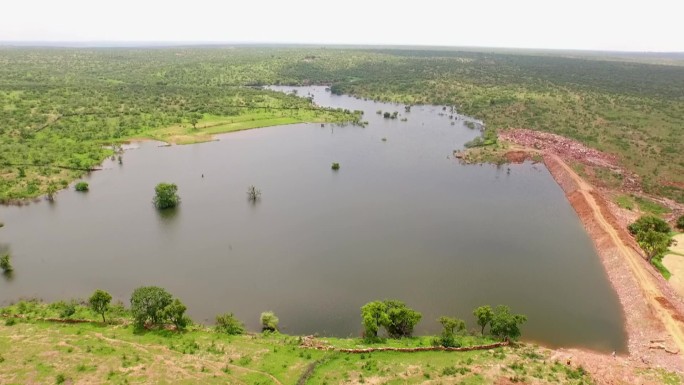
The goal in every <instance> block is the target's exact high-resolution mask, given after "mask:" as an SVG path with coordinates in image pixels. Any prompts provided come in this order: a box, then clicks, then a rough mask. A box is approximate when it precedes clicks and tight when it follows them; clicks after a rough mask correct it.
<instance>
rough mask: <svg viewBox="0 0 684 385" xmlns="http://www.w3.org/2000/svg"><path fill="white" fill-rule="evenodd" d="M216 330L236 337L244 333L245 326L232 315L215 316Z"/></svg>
mask: <svg viewBox="0 0 684 385" xmlns="http://www.w3.org/2000/svg"><path fill="white" fill-rule="evenodd" d="M216 330H217V331H219V332H221V333H226V334H230V335H238V334H243V333H244V332H245V325H244V324H243V323H242V322H240V320H238V319H237V318H236V317H235V315H233V313H226V314H221V315H217V316H216Z"/></svg>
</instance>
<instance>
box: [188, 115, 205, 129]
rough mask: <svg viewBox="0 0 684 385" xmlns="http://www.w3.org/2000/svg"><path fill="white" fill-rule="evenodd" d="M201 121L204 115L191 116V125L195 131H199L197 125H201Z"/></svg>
mask: <svg viewBox="0 0 684 385" xmlns="http://www.w3.org/2000/svg"><path fill="white" fill-rule="evenodd" d="M200 119H202V114H199V113H193V114H191V115H190V124H192V129H193V130H196V129H197V123H199V121H200Z"/></svg>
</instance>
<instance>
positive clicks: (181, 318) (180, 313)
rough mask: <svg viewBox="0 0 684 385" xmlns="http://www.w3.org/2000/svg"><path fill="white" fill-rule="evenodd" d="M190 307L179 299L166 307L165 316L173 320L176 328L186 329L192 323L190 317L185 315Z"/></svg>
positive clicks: (170, 320)
mask: <svg viewBox="0 0 684 385" xmlns="http://www.w3.org/2000/svg"><path fill="white" fill-rule="evenodd" d="M187 309H188V308H187V307H186V306H185V305H184V304H183V303H182V302H181V301H180V300H179V299H178V298H175V299H174V300H173V302H171V303H170V304H169V305H167V306H166V307H165V308H164V311H163V312H164V318H165V319H166V320H168V321H169V322H171V323H172V324H173V326H175V327H176V330H184V329H185V328H186V327H187V326H188V325H189V324H190V322H191V321H190V318H188V317H187V316H186V315H185V311H186V310H187Z"/></svg>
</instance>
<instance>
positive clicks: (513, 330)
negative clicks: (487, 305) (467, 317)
mask: <svg viewBox="0 0 684 385" xmlns="http://www.w3.org/2000/svg"><path fill="white" fill-rule="evenodd" d="M526 321H527V317H525V316H524V315H522V314H511V310H510V309H509V308H508V306H503V305H499V306H497V307H496V309H495V310H494V316H493V317H492V321H491V326H490V329H491V332H492V335H494V336H496V337H498V338H501V340H503V341H510V340H515V339H517V338H519V337H520V335H521V332H520V325H522V324H523V323H525V322H526Z"/></svg>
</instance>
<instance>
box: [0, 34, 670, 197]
mask: <svg viewBox="0 0 684 385" xmlns="http://www.w3.org/2000/svg"><path fill="white" fill-rule="evenodd" d="M561 54H562V53H559V54H558V55H561ZM596 59H598V58H596V57H594V58H571V57H560V56H551V55H549V54H544V55H541V54H539V55H534V54H513V53H493V52H461V51H447V50H439V51H429V50H358V49H357V50H352V49H349V50H342V49H325V48H322V49H311V48H306V49H305V48H248V47H243V48H231V49H226V48H221V47H215V48H187V47H186V48H158V49H123V48H112V49H28V48H4V49H0V167H1V170H0V171H2V172H3V175H4V177H3V178H2V179H1V180H0V200H8V199H13V198H21V197H30V196H36V195H38V194H42V193H45V192H46V189H47V185H48V183H49V182H50V181H53V182H54V183H56V184H57V185H58V186H60V187H62V186H64V184H65V183H67V182H68V181H70V180H72V179H74V178H75V177H77V176H78V175H80V174H82V173H83V172H84V171H83V170H84V169H88V168H91V167H93V166H95V165H97V164H99V162H101V161H102V159H104V158H105V157H107V156H109V155H111V154H112V150H111V149H109V148H107V147H105V146H106V145H110V144H111V143H112V142H119V141H123V140H125V139H127V138H131V137H141V136H142V137H144V136H145V133H146V132H149V131H151V130H154V129H159V128H164V127H169V126H174V125H179V124H180V125H185V126H187V127H195V126H196V123H197V122H198V121H199V120H200V119H199V118H198V117H201V116H209V115H211V116H220V117H230V116H238V115H244V114H250V113H254V112H255V111H257V110H258V111H262V110H263V109H268V110H270V111H271V112H273V113H274V114H275V116H291V114H292V115H297V114H300V113H301V111H303V110H304V109H306V111H309V110H310V109H311V108H312V105H311V102H310V100H309V98H306V97H296V96H294V95H284V94H280V93H276V92H270V91H266V90H263V89H255V88H253V87H254V86H261V85H268V84H292V85H306V84H330V85H331V89H332V91H333V92H336V93H350V94H354V95H358V96H361V97H367V98H372V99H376V100H384V101H396V102H403V103H406V104H409V105H414V104H420V103H431V104H437V105H444V106H451V107H455V109H456V110H457V111H458V112H459V113H464V114H467V115H471V116H474V117H477V118H479V119H482V120H483V121H484V122H485V123H486V126H487V128H488V129H492V130H497V129H505V128H508V127H526V128H531V129H536V130H542V131H549V132H553V133H557V134H560V135H564V136H567V137H570V138H574V139H577V140H579V141H581V142H583V143H585V144H587V145H589V146H591V147H594V148H597V149H599V150H604V151H608V152H611V153H615V154H617V155H618V156H619V157H620V160H621V161H622V162H623V163H624V164H625V165H626V166H627V167H628V168H630V169H631V170H632V171H635V172H637V173H638V174H639V175H640V177H641V178H642V179H643V183H644V187H645V188H646V190H647V192H652V193H656V194H660V195H665V196H669V197H671V198H673V199H677V200H679V201H684V190H683V189H681V188H680V187H677V186H678V185H677V184H676V183H671V182H679V183H682V182H684V157H682V156H681V149H682V148H684V131H683V130H684V66H668V65H657V64H646V63H633V62H625V61H604V60H596ZM301 96H305V95H301ZM198 114H199V115H198ZM306 118H307V119H304V120H307V121H308V120H309V119H310V115H309V114H307V116H306ZM328 118H329V119H327V120H332V121H342V120H353V119H358V117H356V118H354V117H352V116H350V115H349V114H344V113H343V112H339V114H337V115H334V116H329V117H328ZM57 166H60V167H64V168H57ZM666 182H669V183H666Z"/></svg>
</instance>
